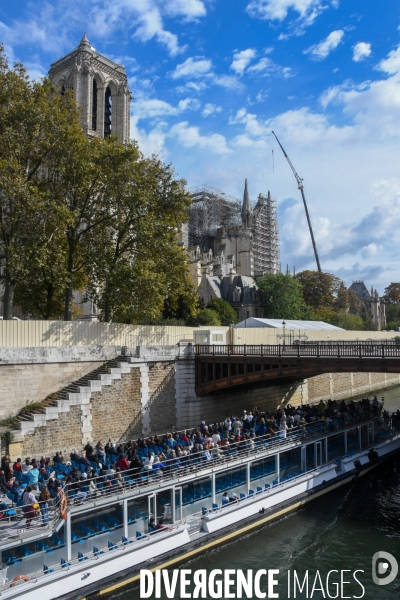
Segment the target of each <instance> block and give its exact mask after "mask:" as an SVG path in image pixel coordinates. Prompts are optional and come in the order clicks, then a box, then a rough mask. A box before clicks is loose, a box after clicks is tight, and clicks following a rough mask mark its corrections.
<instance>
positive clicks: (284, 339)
mask: <svg viewBox="0 0 400 600" xmlns="http://www.w3.org/2000/svg"><path fill="white" fill-rule="evenodd" d="M282 327H283V345H284V346H285V345H286V333H285V327H286V323H285V321H282Z"/></svg>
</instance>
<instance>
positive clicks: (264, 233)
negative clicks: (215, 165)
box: [183, 185, 281, 277]
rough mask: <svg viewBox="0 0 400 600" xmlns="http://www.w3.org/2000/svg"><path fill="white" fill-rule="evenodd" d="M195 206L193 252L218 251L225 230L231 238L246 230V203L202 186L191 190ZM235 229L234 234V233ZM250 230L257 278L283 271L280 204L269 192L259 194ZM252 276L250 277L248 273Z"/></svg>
mask: <svg viewBox="0 0 400 600" xmlns="http://www.w3.org/2000/svg"><path fill="white" fill-rule="evenodd" d="M190 196H191V199H192V204H191V206H190V209H189V223H188V228H187V230H185V231H184V232H183V236H184V235H186V236H187V238H186V239H187V248H188V249H189V250H196V249H197V248H199V249H200V253H204V252H207V251H208V250H209V249H210V248H211V249H214V242H215V239H216V238H217V236H218V234H219V233H221V229H224V230H225V231H226V232H227V234H228V236H230V235H232V234H234V235H235V236H237V235H238V236H240V235H241V232H242V231H243V235H246V234H245V230H246V229H247V231H248V228H246V226H245V225H243V222H242V203H241V202H240V201H239V200H238V199H237V198H234V197H232V196H228V195H227V194H224V192H221V190H219V189H217V188H214V187H211V186H207V185H202V186H199V187H195V188H192V189H191V190H190ZM233 228H234V231H232V229H233ZM229 230H230V231H229ZM250 230H251V233H252V237H253V239H252V241H251V242H250V246H249V251H250V252H252V254H253V258H254V275H255V276H256V277H260V276H262V275H266V274H269V273H279V272H280V270H281V265H280V253H279V231H278V220H277V214H276V200H275V198H272V197H271V194H270V193H269V192H268V194H267V195H266V196H264V195H262V194H259V196H258V199H257V203H256V205H255V206H254V207H253V209H252V210H251V217H250ZM248 275H250V273H248Z"/></svg>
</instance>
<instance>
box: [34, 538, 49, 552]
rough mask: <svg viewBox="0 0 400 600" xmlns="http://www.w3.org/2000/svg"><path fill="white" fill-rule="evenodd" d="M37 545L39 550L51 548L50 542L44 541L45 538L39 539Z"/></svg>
mask: <svg viewBox="0 0 400 600" xmlns="http://www.w3.org/2000/svg"><path fill="white" fill-rule="evenodd" d="M36 546H37V547H38V550H41V551H43V552H44V551H45V550H48V549H49V548H50V546H49V545H48V544H46V542H44V541H43V540H38V541H37V542H36Z"/></svg>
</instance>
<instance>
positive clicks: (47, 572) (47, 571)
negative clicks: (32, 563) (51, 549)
mask: <svg viewBox="0 0 400 600" xmlns="http://www.w3.org/2000/svg"><path fill="white" fill-rule="evenodd" d="M43 573H44V574H45V575H48V574H49V573H54V569H49V567H48V566H47V565H43Z"/></svg>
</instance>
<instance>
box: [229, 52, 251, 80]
mask: <svg viewBox="0 0 400 600" xmlns="http://www.w3.org/2000/svg"><path fill="white" fill-rule="evenodd" d="M256 54H257V52H256V51H255V50H254V49H253V48H247V50H241V51H240V52H235V54H234V55H233V61H232V64H231V66H230V68H231V69H232V71H235V73H237V74H238V75H243V73H244V71H245V69H246V67H247V66H248V65H249V64H250V63H251V61H252V60H253V58H255V56H256Z"/></svg>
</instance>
